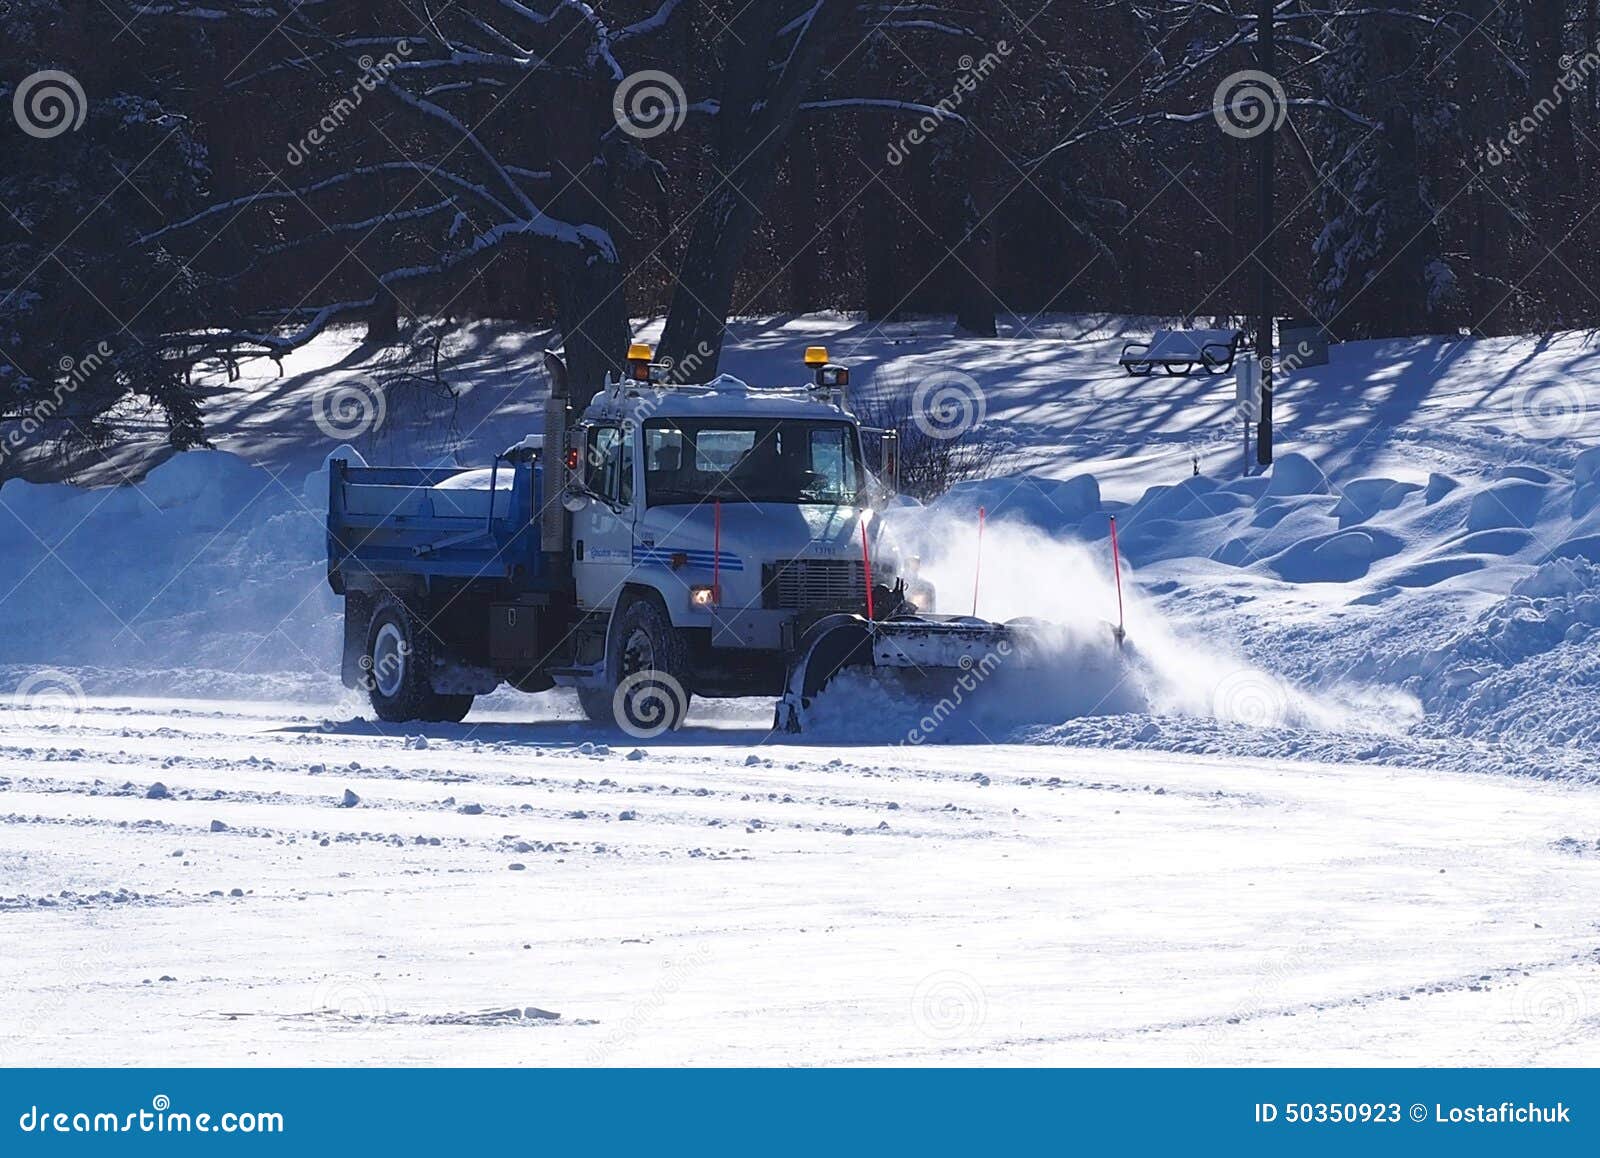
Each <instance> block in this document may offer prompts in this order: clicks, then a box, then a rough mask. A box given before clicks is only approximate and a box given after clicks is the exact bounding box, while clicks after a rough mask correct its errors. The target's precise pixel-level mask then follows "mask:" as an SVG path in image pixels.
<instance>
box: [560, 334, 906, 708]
mask: <svg viewBox="0 0 1600 1158" xmlns="http://www.w3.org/2000/svg"><path fill="white" fill-rule="evenodd" d="M629 353H630V357H629V367H630V371H629V376H628V377H625V378H622V379H620V380H616V381H610V382H608V383H607V385H606V388H605V389H603V390H602V391H600V392H599V393H598V394H596V395H595V396H594V399H593V401H591V402H590V404H589V405H588V407H587V408H586V409H585V410H584V411H583V413H582V415H581V416H580V417H579V419H578V420H577V421H576V422H575V423H574V424H573V425H572V426H571V428H570V429H569V432H568V441H567V447H568V450H567V465H568V470H569V475H568V480H567V507H568V510H570V511H571V512H572V531H571V534H572V567H573V579H574V587H575V593H576V595H575V597H576V601H577V603H578V606H579V608H580V609H581V610H582V611H583V612H585V613H586V614H588V615H590V616H592V617H594V619H595V620H596V622H599V621H601V620H604V621H605V622H606V623H607V632H608V635H614V631H612V628H613V627H614V625H615V623H616V621H617V620H618V616H617V612H618V610H619V608H621V607H623V606H624V605H626V604H628V603H632V602H637V601H639V600H640V599H646V600H649V601H650V602H652V603H653V604H655V605H656V607H657V609H658V611H659V612H660V615H661V617H662V618H664V620H665V621H666V623H667V624H670V626H671V628H672V629H673V630H674V632H676V633H679V634H681V635H682V636H683V639H684V641H685V643H686V645H687V646H686V648H685V650H686V652H687V657H686V658H687V660H688V668H689V671H688V673H687V675H686V677H685V678H686V679H687V682H688V683H690V684H692V685H693V687H694V688H695V690H696V691H699V692H701V693H703V694H713V695H715V694H723V695H727V694H744V695H749V694H761V693H763V692H772V691H776V690H777V689H778V688H779V687H781V682H782V677H783V672H784V669H785V667H786V663H787V657H788V656H790V655H791V654H792V653H793V652H794V650H795V648H796V645H797V642H798V640H799V638H800V637H801V635H802V634H803V633H804V631H805V630H806V628H807V627H808V626H809V625H810V624H811V623H813V622H815V621H816V620H817V619H819V618H821V617H822V616H825V615H827V614H830V613H840V612H848V613H852V614H863V613H865V612H866V611H867V610H868V607H869V603H872V604H876V606H875V607H874V608H873V610H874V611H876V612H878V613H880V614H889V613H892V612H893V611H894V610H895V609H896V607H898V606H900V605H901V604H903V603H904V604H907V605H909V604H910V596H909V595H908V593H907V589H906V588H905V586H904V585H903V584H902V583H901V582H900V581H901V579H902V577H903V575H904V566H903V563H902V560H901V559H900V557H899V555H898V552H896V550H895V549H894V547H893V544H892V543H891V542H890V541H889V539H888V538H887V536H886V535H885V533H884V530H883V526H882V522H881V520H880V519H879V518H878V515H877V510H876V508H877V507H879V506H881V505H882V503H883V502H884V501H885V500H886V499H887V498H888V497H889V495H890V491H889V488H888V487H887V486H886V485H884V484H883V483H881V482H880V481H879V480H878V478H877V477H876V476H875V475H873V474H872V473H871V472H870V471H869V469H868V467H867V462H866V453H865V449H866V448H865V447H864V446H863V430H862V427H861V424H860V422H859V421H858V420H857V418H856V416H855V415H854V414H853V413H851V411H850V409H849V408H848V406H847V404H846V401H845V388H846V386H847V385H848V380H849V379H848V372H847V371H846V370H845V369H844V368H843V367H839V366H834V365H832V364H831V363H829V362H828V360H827V352H826V351H825V350H822V349H821V348H817V347H813V348H812V349H810V350H808V351H807V364H808V365H809V366H811V367H812V369H813V372H814V376H815V378H814V381H813V382H812V383H811V384H808V385H804V386H793V387H777V388H767V387H753V386H750V385H749V384H747V383H745V382H743V381H741V380H739V379H737V378H734V377H731V376H728V375H723V376H721V377H718V378H716V379H714V380H713V381H710V382H707V383H703V384H696V385H683V384H675V383H672V382H669V381H664V380H663V379H662V377H661V376H660V375H659V374H658V372H657V370H656V369H655V368H653V367H652V365H651V362H650V351H649V348H648V347H646V346H642V345H635V346H634V347H633V348H632V349H631V350H630V352H629ZM873 433H874V434H875V435H877V436H878V437H882V438H884V439H885V442H884V459H885V461H886V462H887V463H889V464H891V465H890V470H891V471H892V461H893V443H892V436H887V435H885V434H884V432H873ZM869 586H870V587H871V588H873V589H874V591H873V596H872V598H871V599H869V595H868V589H869ZM919 590H920V589H919ZM924 597H926V596H925V593H924ZM612 644H613V645H612V646H607V647H606V648H605V649H604V654H605V656H606V657H607V658H608V659H613V658H616V657H617V650H618V649H617V647H616V646H615V640H613V641H612ZM607 666H611V665H609V664H608V665H607ZM622 666H626V664H623V665H622ZM626 674H627V673H626V672H621V671H618V670H616V669H615V667H613V670H610V671H608V672H605V673H604V674H602V673H601V672H600V671H599V670H596V669H590V670H588V671H585V672H583V673H581V674H580V675H578V677H577V678H576V679H574V680H573V681H572V682H574V683H575V684H576V685H577V686H579V687H580V689H581V688H582V687H583V686H584V684H585V683H589V684H592V685H594V686H596V687H598V688H600V689H601V690H607V689H610V690H614V688H615V686H616V683H617V681H618V678H619V676H623V677H625V675H626ZM560 678H562V677H559V676H558V679H560ZM596 699H597V704H596V706H597V707H598V706H599V705H598V697H596ZM605 710H606V711H608V712H609V711H610V705H609V703H608V704H607V705H606V706H605Z"/></svg>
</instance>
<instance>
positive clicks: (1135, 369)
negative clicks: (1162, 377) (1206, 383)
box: [1120, 330, 1244, 378]
mask: <svg viewBox="0 0 1600 1158" xmlns="http://www.w3.org/2000/svg"><path fill="white" fill-rule="evenodd" d="M1243 341H1244V331H1242V330H1157V331H1156V332H1155V336H1154V337H1152V338H1151V339H1150V340H1149V341H1148V342H1129V343H1128V344H1127V345H1125V346H1123V347H1122V358H1121V359H1120V361H1121V364H1122V368H1123V369H1124V370H1126V371H1127V372H1128V373H1130V374H1134V375H1137V376H1140V377H1143V376H1144V375H1147V374H1153V373H1155V370H1156V367H1157V366H1159V367H1161V370H1162V372H1163V373H1166V374H1171V375H1172V376H1173V377H1175V378H1177V377H1182V376H1183V375H1185V374H1195V373H1205V374H1226V373H1227V372H1228V371H1229V370H1232V369H1233V359H1234V355H1236V354H1237V353H1238V352H1239V346H1240V345H1241V344H1242V343H1243Z"/></svg>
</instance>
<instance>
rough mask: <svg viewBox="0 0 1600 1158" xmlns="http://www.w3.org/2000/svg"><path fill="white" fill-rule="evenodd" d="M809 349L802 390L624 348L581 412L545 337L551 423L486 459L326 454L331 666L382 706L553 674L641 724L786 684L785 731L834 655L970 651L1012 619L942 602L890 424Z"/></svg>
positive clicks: (644, 731)
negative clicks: (379, 461)
mask: <svg viewBox="0 0 1600 1158" xmlns="http://www.w3.org/2000/svg"><path fill="white" fill-rule="evenodd" d="M804 361H805V365H806V367H807V369H808V371H809V375H810V381H805V382H802V383H801V384H799V385H792V386H780V387H761V388H758V387H752V386H750V385H748V384H746V383H745V382H742V381H740V380H739V379H736V378H732V377H729V376H726V375H724V376H721V377H718V378H716V379H714V380H713V381H710V382H704V383H697V384H681V383H675V382H670V381H667V380H666V379H667V373H668V369H667V367H665V366H664V365H662V364H659V363H655V362H653V361H652V355H651V351H650V349H649V347H647V346H643V345H640V344H635V345H634V346H633V347H632V348H630V350H629V357H628V359H627V370H626V372H625V373H624V374H621V375H617V376H611V375H608V376H607V379H606V381H605V383H604V385H603V388H602V389H600V390H599V392H597V393H595V394H594V396H593V398H592V400H590V401H588V402H587V403H586V404H585V405H584V406H583V408H582V409H581V411H580V410H579V409H578V408H577V406H576V405H575V404H574V399H573V398H572V397H571V396H570V395H571V391H570V389H569V383H568V380H567V371H566V366H565V364H564V363H563V362H562V360H561V359H560V358H559V357H558V356H556V355H554V354H547V355H546V369H547V371H548V375H549V378H550V382H551V392H550V398H549V400H548V402H547V404H546V410H545V424H544V433H543V434H542V435H530V436H529V437H527V438H525V439H523V440H522V441H521V442H519V443H517V444H516V445H515V446H512V447H510V448H508V449H507V450H505V451H503V452H502V453H500V454H498V455H496V456H495V458H494V460H493V461H492V462H491V463H490V464H489V465H488V466H487V467H483V468H480V469H476V470H470V469H462V468H459V467H453V468H447V469H431V468H420V467H378V466H367V465H365V464H364V463H362V462H361V461H360V459H359V456H358V455H355V454H354V453H352V452H348V451H346V452H345V454H344V455H343V456H342V457H341V456H340V455H339V454H338V453H336V454H335V456H331V457H330V459H329V462H328V473H329V498H328V524H327V530H328V581H329V583H330V584H331V585H332V587H333V590H334V591H335V592H336V593H338V594H340V595H342V596H343V597H344V647H343V664H342V668H343V670H342V675H343V679H344V682H345V684H346V685H347V686H350V687H362V688H364V689H365V690H366V692H367V694H368V696H369V697H370V699H371V702H372V707H373V710H374V711H375V712H376V714H377V715H378V717H379V718H380V719H382V720H385V721H392V722H402V721H409V720H428V721H460V720H461V719H462V718H464V717H465V716H466V714H467V712H468V711H469V710H470V709H471V706H472V703H473V699H474V697H476V696H479V695H484V694H486V693H488V692H491V691H494V690H495V689H496V688H498V687H499V686H500V685H501V684H509V685H510V686H512V687H513V688H516V689H518V690H520V691H524V692H541V691H545V690H547V689H550V688H553V687H559V686H565V687H570V688H572V689H574V690H575V691H576V693H577V697H578V700H579V702H580V703H581V704H582V707H583V710H584V712H585V713H586V714H587V715H588V716H589V717H590V718H591V719H593V720H595V721H598V722H602V723H605V724H614V725H616V726H618V727H620V728H622V729H623V730H624V731H626V732H628V733H629V734H630V735H634V736H638V737H646V738H647V737H651V736H655V735H659V734H661V733H663V732H665V731H668V730H670V729H675V728H678V727H680V726H681V725H682V723H683V720H684V717H685V715H686V713H687V712H688V709H689V705H690V702H691V700H692V699H693V697H695V696H705V697H733V696H773V697H776V699H777V706H776V710H775V719H774V727H775V728H776V729H778V730H781V731H787V732H798V731H801V730H802V729H803V728H804V726H805V724H806V721H807V713H808V711H809V710H810V708H811V705H812V702H813V700H814V699H815V698H816V697H817V695H818V694H819V693H820V692H821V691H822V690H823V689H824V688H825V687H826V686H827V685H828V683H829V682H830V681H831V680H833V679H834V678H835V677H836V676H837V675H838V674H839V673H840V672H842V671H846V670H850V669H897V670H899V671H902V672H905V673H917V674H922V675H927V674H929V673H939V672H945V673H946V674H948V669H954V668H962V669H966V668H970V667H971V666H972V665H973V664H974V663H976V662H978V661H979V660H981V659H982V657H983V656H984V655H986V654H987V653H989V652H991V651H992V650H993V649H994V648H996V647H997V646H998V645H1000V643H1001V642H1002V641H1004V640H1006V639H1008V638H1009V637H1010V633H1011V631H1012V628H1011V627H1008V626H1006V625H1002V624H996V623H990V622H986V621H983V620H979V619H975V618H971V617H964V616H942V615H937V614H935V613H934V607H933V598H934V592H933V590H932V588H931V587H930V586H929V585H928V584H927V583H926V582H923V581H921V580H919V579H918V577H917V576H916V574H915V560H911V559H906V558H902V557H901V555H900V554H899V552H897V551H896V549H895V547H894V545H893V543H892V541H891V539H890V537H889V535H888V534H887V533H886V531H885V529H884V527H883V520H882V518H881V511H882V509H883V508H884V505H885V504H886V503H887V502H888V501H889V499H890V498H891V497H892V494H893V488H894V480H895V473H896V471H895V456H896V439H895V435H894V433H893V432H892V431H883V430H874V429H870V428H866V427H863V425H862V424H861V422H859V421H858V420H857V418H856V416H855V414H854V413H853V412H852V410H851V407H850V404H849V401H848V387H849V371H848V370H847V369H846V368H845V367H843V366H839V365H835V364H834V363H832V362H830V361H829V360H828V356H827V351H826V350H824V349H822V348H819V347H812V348H809V349H807V350H806V353H805V359H804ZM869 448H871V449H874V450H876V451H877V452H878V453H877V454H876V458H877V459H878V462H879V469H878V471H877V472H876V473H873V472H871V471H869V469H868V465H867V450H868V449H869Z"/></svg>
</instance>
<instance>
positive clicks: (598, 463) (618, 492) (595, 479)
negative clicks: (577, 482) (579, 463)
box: [589, 425, 635, 506]
mask: <svg viewBox="0 0 1600 1158" xmlns="http://www.w3.org/2000/svg"><path fill="white" fill-rule="evenodd" d="M634 443H635V436H634V430H633V427H632V425H628V426H624V427H616V426H596V427H595V428H594V429H593V430H592V431H591V432H590V434H589V487H590V489H591V490H593V491H594V492H595V493H596V494H598V495H600V496H601V497H602V498H606V499H610V500H611V501H612V502H614V503H620V504H622V505H624V506H626V505H627V504H629V503H631V502H633V448H634Z"/></svg>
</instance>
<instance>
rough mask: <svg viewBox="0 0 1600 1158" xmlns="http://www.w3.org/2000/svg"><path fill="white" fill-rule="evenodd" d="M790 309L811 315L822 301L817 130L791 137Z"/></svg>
mask: <svg viewBox="0 0 1600 1158" xmlns="http://www.w3.org/2000/svg"><path fill="white" fill-rule="evenodd" d="M788 173H789V197H788V213H787V215H786V219H787V221H788V223H789V228H788V234H789V244H788V246H786V249H787V250H788V260H789V308H790V309H791V310H793V311H795V312H796V313H802V314H803V313H809V312H810V311H812V310H815V309H816V308H817V307H818V305H819V304H820V301H821V292H820V290H821V278H820V276H819V275H820V274H821V272H822V244H821V243H822V238H821V233H822V231H821V230H820V229H818V228H817V193H818V190H817V147H816V130H815V129H813V128H812V127H811V126H809V125H798V126H796V128H795V130H794V132H793V133H791V134H790V137H789V164H788Z"/></svg>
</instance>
